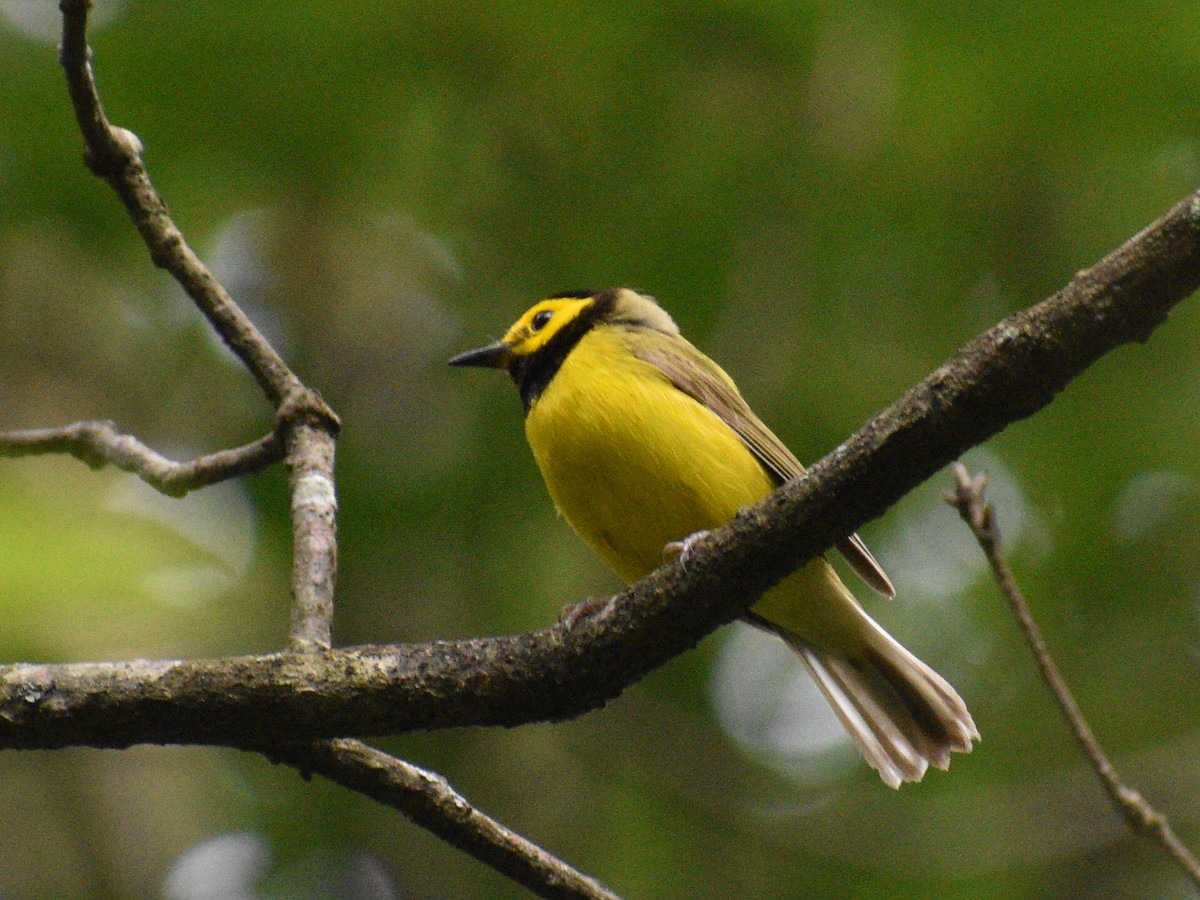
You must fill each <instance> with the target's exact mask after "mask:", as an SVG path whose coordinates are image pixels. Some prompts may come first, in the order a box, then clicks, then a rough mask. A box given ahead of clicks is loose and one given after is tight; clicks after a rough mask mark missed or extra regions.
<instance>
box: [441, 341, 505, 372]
mask: <svg viewBox="0 0 1200 900" xmlns="http://www.w3.org/2000/svg"><path fill="white" fill-rule="evenodd" d="M511 359H512V355H511V354H510V353H509V350H508V344H505V343H503V342H497V343H495V344H488V346H486V347H480V348H479V349H478V350H468V351H467V352H466V353H460V354H458V356H455V357H454V358H453V359H450V360H448V363H449V364H450V365H452V366H477V367H479V368H482V369H504V370H505V371H507V370H508V364H509V362H510V361H511Z"/></svg>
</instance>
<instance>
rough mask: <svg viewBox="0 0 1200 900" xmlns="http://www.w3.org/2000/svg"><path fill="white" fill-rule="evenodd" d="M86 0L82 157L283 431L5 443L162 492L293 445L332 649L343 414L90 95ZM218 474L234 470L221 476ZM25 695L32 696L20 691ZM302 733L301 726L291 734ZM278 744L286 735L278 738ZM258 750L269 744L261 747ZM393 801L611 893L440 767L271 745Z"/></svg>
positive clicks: (71, 3)
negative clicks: (505, 821) (460, 789)
mask: <svg viewBox="0 0 1200 900" xmlns="http://www.w3.org/2000/svg"><path fill="white" fill-rule="evenodd" d="M89 8H90V2H89V0H63V2H62V3H61V9H62V12H63V40H62V48H61V62H62V65H63V68H64V70H65V71H66V73H67V83H68V88H69V90H70V94H71V100H72V104H73V106H74V108H75V114H76V118H77V120H78V122H79V126H80V130H81V131H82V133H83V137H84V143H85V145H86V148H87V151H86V154H85V160H86V161H87V163H88V165H89V167H90V168H91V169H92V171H93V172H95V173H96V174H97V175H99V176H101V177H103V178H105V179H106V180H107V181H108V182H109V184H110V185H111V186H112V187H113V189H114V190H115V191H116V192H117V194H118V195H119V196H120V197H121V199H122V201H123V202H124V203H125V207H126V209H127V210H128V211H129V213H130V216H131V217H132V219H133V221H134V224H135V225H136V226H137V228H138V231H139V232H140V233H141V235H142V238H143V240H144V241H145V242H146V245H147V247H148V248H149V250H150V256H151V258H152V259H153V261H154V263H155V265H158V266H160V267H163V268H166V269H168V270H169V271H170V272H171V274H172V275H173V276H174V277H175V279H176V280H177V281H178V282H179V283H180V284H181V285H182V286H183V288H184V289H185V290H186V291H187V293H188V295H189V296H190V297H191V298H192V300H193V301H194V302H195V304H196V305H197V307H199V309H200V310H201V312H202V313H203V314H204V315H205V316H206V317H207V318H208V320H209V322H210V323H211V324H212V325H213V327H214V328H215V329H216V330H217V332H218V333H219V334H220V335H221V337H222V338H223V339H224V340H225V342H226V343H227V344H228V345H229V346H230V348H231V349H232V350H233V351H234V353H235V354H236V355H237V356H238V357H239V358H240V359H241V360H242V362H243V363H244V364H245V365H246V367H247V368H248V369H249V370H250V372H251V373H252V374H253V375H254V377H255V379H256V380H257V381H258V383H259V385H260V386H261V387H262V388H263V390H264V392H265V393H266V395H267V397H268V399H269V400H270V401H271V402H272V403H273V404H274V405H275V406H276V409H277V427H276V430H275V433H274V434H272V435H270V436H269V437H268V438H265V439H264V440H263V441H261V442H260V444H262V445H263V446H262V447H261V448H259V447H256V446H253V447H252V448H243V449H242V450H238V451H222V453H218V454H213V455H212V456H210V457H204V458H203V459H201V460H197V461H195V462H194V463H190V464H174V463H170V462H169V461H168V460H165V459H163V458H162V457H160V456H158V455H157V454H155V453H154V452H153V451H151V450H149V448H146V447H145V446H144V445H143V444H141V443H140V442H138V441H137V440H136V439H134V438H131V437H124V436H120V435H117V434H116V432H115V429H114V428H112V426H109V425H104V424H102V423H80V424H79V425H77V426H68V428H66V429H58V430H56V431H48V432H24V433H16V434H14V435H8V436H7V437H5V436H0V453H3V452H4V451H5V449H6V445H7V449H9V450H10V452H12V453H13V454H18V453H33V452H70V453H74V454H75V455H76V456H79V457H80V458H81V459H84V460H85V461H86V462H88V463H89V464H92V465H97V464H99V463H100V462H102V461H111V462H114V463H115V464H117V465H119V466H121V467H122V468H127V469H129V470H131V471H134V472H136V473H137V474H139V475H140V476H141V477H143V478H144V479H146V480H147V481H149V482H150V483H151V484H154V485H155V486H156V487H158V488H159V489H160V490H163V491H164V492H166V493H171V494H182V493H185V492H186V491H187V490H189V489H191V488H194V487H198V486H200V485H201V484H202V483H208V482H206V481H204V479H205V478H208V479H209V480H210V481H211V480H218V475H220V473H232V474H238V473H239V471H240V470H239V469H238V467H239V466H240V467H242V468H243V469H245V468H246V467H247V466H251V465H257V464H258V463H261V464H262V465H267V464H270V463H271V462H275V461H277V460H278V459H279V458H280V455H281V453H280V451H281V449H283V450H285V451H286V460H285V461H286V463H287V466H288V469H289V473H290V478H289V489H290V494H291V498H292V503H291V513H292V536H293V567H292V594H293V605H292V627H291V643H292V647H293V649H294V650H295V651H299V652H302V653H303V652H316V651H321V650H328V648H329V647H330V644H331V642H332V621H333V597H334V585H335V578H336V571H337V534H336V516H337V499H336V492H335V487H334V485H335V481H334V452H335V446H336V436H337V433H338V428H339V423H338V419H337V416H336V414H335V413H334V412H333V410H332V409H330V408H329V406H328V405H327V404H326V403H325V402H324V401H323V400H322V398H321V397H320V395H319V394H318V393H317V392H316V391H313V390H310V389H308V388H306V387H305V386H304V385H303V384H302V383H301V382H300V380H299V379H298V378H297V377H296V376H295V375H294V374H293V373H292V372H291V370H290V369H289V368H288V367H287V365H286V364H285V363H284V361H283V359H282V358H281V357H280V356H279V355H278V354H277V353H276V352H275V350H274V349H273V348H272V347H271V346H270V344H269V343H268V342H267V341H266V339H265V338H263V336H262V335H261V334H260V333H259V332H258V330H257V329H256V328H255V327H254V325H253V324H252V323H251V322H250V320H249V319H248V318H247V317H246V316H245V315H244V314H243V312H242V311H241V309H240V308H239V307H238V306H237V304H236V303H234V301H233V300H232V299H231V298H230V297H229V295H228V293H227V292H226V291H225V289H224V287H223V286H222V285H221V284H220V283H219V282H218V281H217V280H216V279H215V278H214V277H213V275H212V274H211V272H209V270H208V269H207V268H206V267H205V266H204V265H203V263H201V262H200V260H199V258H198V257H197V256H196V255H195V253H193V252H192V250H191V248H189V247H188V246H187V244H186V243H185V242H184V240H183V235H182V234H181V233H180V231H179V230H178V228H176V226H175V224H174V222H172V221H171V219H170V217H169V215H168V214H167V210H166V205H165V204H164V203H163V201H162V198H161V197H160V196H159V195H158V193H157V192H156V191H155V189H154V187H153V185H152V183H151V182H150V178H149V175H148V173H147V172H146V169H145V167H144V166H143V164H142V158H141V157H142V146H141V142H140V141H139V140H138V139H137V137H136V136H135V135H133V134H132V133H131V132H129V131H126V130H125V129H122V128H117V127H114V126H112V125H110V124H109V122H108V121H107V119H106V117H105V115H104V111H103V108H102V106H101V103H100V98H99V95H98V93H97V91H96V87H95V82H94V79H93V74H92V70H91V66H90V64H89V50H88V47H87V44H86V30H87V16H88V11H89ZM223 477H228V475H224V476H223ZM25 696H26V698H27V699H29V698H32V696H33V695H32V694H26V695H25ZM292 738H294V735H293V736H292ZM280 740H287V738H286V737H281V738H280ZM258 749H260V750H261V744H260V745H259V748H258ZM265 752H268V753H269V754H270V755H272V756H274V757H275V758H278V759H283V758H285V757H289V756H290V757H291V761H292V764H293V765H297V766H299V767H300V768H302V769H303V770H306V771H309V770H311V771H320V772H321V773H322V774H324V775H326V776H327V777H329V778H331V779H332V780H334V781H337V782H339V783H341V784H343V785H345V786H347V787H350V788H352V789H353V790H356V791H359V792H361V793H364V794H366V795H367V796H369V797H372V798H373V799H376V800H378V801H379V802H381V803H385V804H388V805H391V806H394V807H395V808H397V809H399V810H400V811H401V812H403V813H405V814H406V815H408V816H409V818H411V819H413V820H414V821H416V822H417V823H418V824H420V825H422V826H423V827H425V828H427V829H428V830H430V831H432V832H434V833H435V834H437V835H439V836H441V837H442V838H443V839H445V840H446V841H448V842H449V843H450V844H452V845H454V846H456V847H458V848H459V849H462V850H464V851H465V852H467V853H469V854H471V855H472V856H474V857H476V858H477V859H480V860H481V861H483V862H485V863H486V864H488V865H490V866H492V867H493V868H495V869H497V870H498V871H500V872H501V873H503V874H505V875H507V876H509V877H510V878H512V879H514V880H515V881H517V882H518V883H520V884H523V885H525V886H526V887H528V888H530V889H531V890H533V891H534V892H535V893H538V894H540V895H542V896H546V897H587V898H597V897H613V896H614V895H613V894H611V892H609V891H608V890H607V889H606V888H604V887H603V886H602V885H600V884H599V882H596V881H593V880H592V879H589V878H587V877H586V876H584V875H582V874H580V873H579V872H576V871H575V870H574V869H572V868H571V867H570V866H568V865H566V864H565V863H564V862H562V861H560V860H558V859H557V858H555V857H554V856H552V855H551V854H549V853H547V852H545V851H544V850H541V849H540V848H538V847H537V846H536V845H534V844H531V843H530V842H528V841H526V840H524V839H523V838H521V837H520V836H519V835H516V834H514V833H512V832H510V831H509V830H508V829H506V828H504V827H503V826H501V825H500V824H499V823H497V822H495V821H494V820H493V819H490V818H489V817H487V816H485V815H484V814H483V813H481V812H479V811H477V810H475V809H473V808H472V807H471V806H470V805H469V804H468V803H467V801H466V800H465V799H464V798H462V797H461V796H460V795H458V794H456V793H455V792H454V791H453V789H452V788H451V787H450V785H449V783H448V782H446V781H445V779H443V778H441V777H440V776H436V775H434V774H432V773H429V772H424V771H422V770H420V769H417V768H416V767H414V766H411V765H409V764H408V763H405V762H402V761H401V760H398V759H393V758H391V757H388V756H386V755H385V754H383V753H380V752H378V751H375V750H372V749H371V748H369V747H367V746H365V745H363V744H361V743H358V742H357V741H339V742H323V743H313V744H310V745H307V746H302V745H299V744H294V743H292V744H287V745H286V749H280V748H279V747H273V748H272V749H271V750H268V751H265Z"/></svg>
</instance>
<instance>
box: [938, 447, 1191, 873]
mask: <svg viewBox="0 0 1200 900" xmlns="http://www.w3.org/2000/svg"><path fill="white" fill-rule="evenodd" d="M986 486H987V476H986V475H984V474H983V473H980V474H979V475H977V476H975V478H971V476H970V474H969V473H968V472H967V469H966V467H965V466H963V465H962V464H956V465H955V466H954V490H953V491H952V492H948V493H947V494H946V502H948V503H949V504H950V505H951V506H953V507H955V508H956V509H957V510H958V513H959V515H960V516H962V519H963V521H964V522H966V523H967V526H968V527H969V528H970V529H971V533H972V534H974V535H975V539H976V540H977V541H978V542H979V546H980V547H981V548H983V553H984V555H985V556H986V557H987V560H988V563H990V564H991V567H992V572H993V573H994V574H995V577H996V582H997V584H998V585H999V586H1000V591H1001V593H1003V594H1004V599H1005V600H1006V601H1007V602H1008V607H1009V609H1010V610H1012V614H1013V617H1014V618H1015V619H1016V620H1017V624H1018V625H1019V626H1020V628H1021V633H1022V634H1023V635H1024V636H1025V641H1026V643H1028V644H1029V649H1030V650H1031V651H1032V652H1033V658H1034V661H1035V662H1036V663H1037V667H1038V671H1039V672H1040V673H1041V676H1042V680H1043V681H1045V682H1046V686H1047V687H1048V688H1049V689H1050V693H1051V695H1053V697H1054V702H1055V703H1057V704H1058V708H1059V709H1060V710H1061V711H1062V714H1063V717H1064V718H1065V719H1066V720H1067V724H1068V725H1069V726H1070V729H1071V732H1072V733H1073V734H1074V735H1075V738H1076V740H1078V741H1079V745H1080V746H1081V747H1082V748H1083V753H1084V755H1085V756H1086V757H1087V759H1088V762H1089V763H1090V764H1091V766H1092V768H1093V769H1094V770H1095V772H1096V775H1097V776H1099V778H1100V783H1101V784H1102V785H1103V786H1104V790H1105V792H1106V793H1107V794H1108V797H1109V800H1111V801H1112V803H1113V805H1114V806H1115V807H1116V809H1117V812H1118V813H1119V814H1120V815H1121V816H1122V817H1123V818H1124V819H1125V821H1126V823H1127V824H1128V825H1129V827H1130V828H1131V829H1133V830H1134V831H1135V832H1138V833H1140V834H1147V835H1150V836H1151V837H1152V838H1154V839H1155V840H1156V841H1157V842H1158V843H1159V844H1160V845H1161V846H1162V847H1163V848H1164V849H1165V850H1166V852H1167V853H1169V854H1170V855H1171V857H1172V859H1174V860H1175V862H1176V863H1177V864H1178V865H1179V867H1180V868H1181V869H1183V871H1184V872H1185V873H1187V875H1188V877H1189V878H1191V880H1192V881H1193V882H1194V883H1195V885H1196V886H1197V887H1200V862H1198V861H1197V859H1196V857H1195V856H1194V855H1193V854H1192V852H1191V850H1189V849H1188V847H1187V845H1185V844H1184V843H1183V841H1181V840H1180V839H1179V836H1178V835H1177V834H1176V833H1175V831H1174V829H1172V828H1171V823H1170V822H1169V821H1168V820H1167V817H1166V816H1165V815H1164V814H1163V813H1161V812H1159V811H1158V810H1156V809H1155V808H1154V807H1152V806H1151V805H1150V804H1149V803H1148V802H1147V801H1146V800H1145V799H1144V798H1143V797H1142V795H1141V794H1139V793H1138V792H1137V791H1135V790H1134V789H1133V788H1130V787H1129V786H1127V785H1126V784H1125V782H1124V781H1122V780H1121V777H1120V776H1119V775H1118V774H1117V770H1116V768H1115V767H1114V766H1113V764H1112V761H1111V760H1110V759H1109V758H1108V755H1107V754H1106V753H1105V752H1104V749H1103V748H1102V747H1101V746H1100V742H1099V741H1098V740H1096V736H1095V734H1094V733H1093V732H1092V729H1091V726H1090V725H1088V723H1087V720H1086V719H1085V718H1084V716H1083V713H1082V712H1081V711H1080V709H1079V704H1078V703H1076V702H1075V698H1074V696H1073V695H1072V694H1071V690H1070V688H1068V687H1067V683H1066V680H1065V679H1064V678H1063V676H1062V672H1061V671H1059V668H1058V665H1057V664H1056V663H1055V662H1054V658H1053V657H1052V656H1051V655H1050V650H1049V649H1048V648H1047V647H1046V641H1045V639H1044V638H1043V637H1042V632H1041V629H1040V628H1038V625H1037V622H1035V621H1034V618H1033V613H1032V612H1031V611H1030V609H1029V604H1027V603H1026V602H1025V598H1024V596H1023V595H1022V594H1021V590H1020V588H1018V587H1017V582H1016V578H1015V576H1014V575H1013V571H1012V568H1011V567H1010V566H1009V564H1008V558H1007V556H1006V554H1005V553H1004V548H1003V546H1002V543H1001V540H1000V529H999V526H998V525H997V524H996V514H995V511H994V510H993V508H992V505H991V504H990V503H988V502H986V501H985V500H984V498H983V493H984V488H985V487H986Z"/></svg>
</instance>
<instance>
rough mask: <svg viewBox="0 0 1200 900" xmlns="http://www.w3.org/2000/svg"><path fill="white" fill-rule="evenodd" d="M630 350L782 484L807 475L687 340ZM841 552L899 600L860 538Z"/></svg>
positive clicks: (642, 343) (634, 343) (639, 344)
mask: <svg viewBox="0 0 1200 900" xmlns="http://www.w3.org/2000/svg"><path fill="white" fill-rule="evenodd" d="M639 338H640V339H639ZM630 345H631V349H632V350H633V353H634V355H636V356H637V357H639V358H640V359H643V360H645V361H646V362H648V363H650V364H651V365H653V366H654V367H655V368H657V369H658V370H659V371H660V372H662V373H663V374H664V375H665V376H666V377H667V379H668V380H669V381H670V382H671V384H673V385H674V386H675V387H676V388H678V389H679V390H680V391H682V392H683V393H685V394H687V395H688V396H689V397H691V398H692V399H693V400H695V401H696V402H697V403H700V404H702V405H703V406H706V407H708V409H710V410H712V411H713V412H714V413H716V415H717V416H718V417H719V418H720V419H721V420H722V421H723V422H724V423H725V424H726V425H728V426H729V427H730V428H732V429H733V431H734V433H735V434H736V435H737V436H738V437H739V438H741V439H742V442H743V443H744V444H745V445H746V446H747V447H748V448H749V450H750V452H751V453H753V454H754V455H755V456H756V457H758V460H759V462H761V463H762V464H763V466H764V467H765V468H766V470H767V471H768V472H770V473H771V474H772V475H773V476H774V477H775V479H776V481H777V482H778V483H779V484H783V482H785V481H790V480H791V479H793V478H797V477H799V476H800V474H801V473H803V472H804V466H803V465H801V464H800V460H798V459H796V457H795V456H794V455H793V454H792V451H791V450H789V449H788V448H787V447H786V446H784V444H783V442H782V441H781V440H779V438H777V437H776V436H775V435H774V433H773V432H772V431H771V429H769V428H768V427H767V426H766V425H764V424H763V422H762V420H761V419H760V418H759V417H758V416H756V415H755V414H754V411H753V410H752V409H750V406H749V405H748V404H747V403H746V401H745V400H744V399H742V395H741V394H740V393H739V392H738V389H737V386H736V385H735V384H734V383H733V379H732V378H730V377H729V376H728V375H727V374H725V370H724V369H722V368H721V367H720V366H718V365H717V364H716V363H715V362H713V361H712V360H711V359H709V358H708V357H707V356H705V355H704V354H703V353H701V352H700V351H699V350H697V349H696V348H695V347H693V346H692V345H691V344H689V343H688V342H687V341H686V340H684V339H683V338H681V337H675V338H673V339H672V340H671V341H670V342H669V343H668V342H666V341H662V340H655V339H653V338H651V339H645V338H644V337H643V336H640V335H638V336H634V335H631V341H630ZM837 548H838V551H839V552H840V553H841V554H842V556H844V557H845V558H846V561H847V562H848V563H849V564H850V567H851V568H852V569H854V571H855V572H856V573H857V574H858V576H859V577H860V578H862V580H863V581H865V582H866V583H867V584H868V585H869V586H870V588H871V589H872V590H874V591H876V592H877V593H880V594H882V595H883V596H885V597H894V596H895V595H896V589H895V587H893V586H892V582H891V579H889V578H888V577H887V574H886V573H885V572H884V571H883V569H882V568H881V567H880V565H879V563H878V562H876V561H875V557H874V556H872V555H871V551H870V550H868V549H867V546H866V544H864V543H863V542H862V539H861V538H860V537H859V536H858V535H857V534H852V535H850V536H849V537H848V538H843V539H842V540H840V541H838V543H837Z"/></svg>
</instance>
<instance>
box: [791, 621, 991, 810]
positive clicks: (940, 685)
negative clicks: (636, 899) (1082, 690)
mask: <svg viewBox="0 0 1200 900" xmlns="http://www.w3.org/2000/svg"><path fill="white" fill-rule="evenodd" d="M862 616H863V619H864V620H865V624H866V625H867V626H868V627H867V628H866V629H864V631H863V633H862V634H861V638H862V641H861V643H860V644H859V646H858V648H856V649H855V651H854V652H853V653H852V654H851V653H846V652H844V651H841V652H831V651H827V650H825V649H823V648H821V647H818V646H816V645H814V644H811V643H808V642H807V641H805V640H804V639H803V638H800V637H798V636H796V635H793V634H791V633H789V632H787V631H784V630H782V629H779V628H778V627H773V628H772V630H773V631H775V633H776V634H779V635H780V637H782V638H783V639H784V640H785V641H786V642H787V643H788V645H789V646H790V647H791V648H792V649H793V650H795V651H796V653H798V654H799V656H800V658H801V659H802V660H804V663H805V665H806V666H807V667H808V670H809V671H810V672H812V675H813V678H814V679H815V680H816V682H817V684H818V685H819V686H820V688H821V691H822V693H824V694H825V697H826V698H827V699H828V700H829V703H830V705H831V706H832V707H833V711H834V712H835V713H837V716H838V718H839V719H841V721H842V724H843V725H844V726H845V727H846V731H848V732H849V733H850V736H851V737H852V738H854V742H855V743H856V744H858V747H859V749H860V750H861V751H862V754H863V756H864V757H866V760H867V762H868V763H870V764H871V766H872V767H873V768H874V769H875V770H876V771H878V772H879V775H880V777H881V778H883V780H884V782H886V783H887V785H888V786H889V787H893V788H898V787H900V785H901V784H902V783H904V782H906V781H920V780H921V777H922V776H923V775H924V774H925V770H926V769H927V768H928V767H929V766H930V765H933V766H935V767H936V768H938V769H942V770H945V769H946V768H948V767H949V765H950V754H951V753H952V752H954V751H960V752H963V753H969V752H970V750H971V745H972V742H973V741H977V740H979V731H978V730H977V729H976V728H975V722H974V720H973V719H972V718H971V714H970V712H968V711H967V705H966V704H965V703H964V702H963V700H962V698H961V697H959V696H958V694H957V692H955V690H954V688H952V687H951V686H950V685H949V683H948V682H947V681H946V679H944V678H942V676H941V675H939V674H938V673H937V672H935V671H933V669H931V668H929V666H927V665H925V663H923V662H921V660H919V659H917V658H916V657H915V656H914V655H913V654H912V653H910V652H909V651H908V650H906V649H905V648H904V647H903V646H902V645H901V644H900V642H899V641H897V640H896V639H895V638H893V637H892V636H891V635H890V634H888V633H887V632H886V631H884V630H883V629H882V628H881V627H880V626H879V625H877V624H876V623H875V621H874V620H873V619H871V618H870V617H869V616H867V615H866V613H863V614H862Z"/></svg>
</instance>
